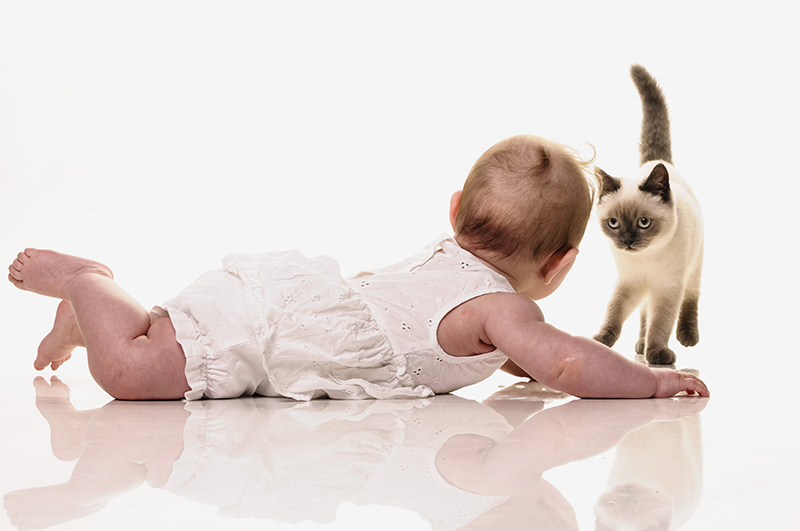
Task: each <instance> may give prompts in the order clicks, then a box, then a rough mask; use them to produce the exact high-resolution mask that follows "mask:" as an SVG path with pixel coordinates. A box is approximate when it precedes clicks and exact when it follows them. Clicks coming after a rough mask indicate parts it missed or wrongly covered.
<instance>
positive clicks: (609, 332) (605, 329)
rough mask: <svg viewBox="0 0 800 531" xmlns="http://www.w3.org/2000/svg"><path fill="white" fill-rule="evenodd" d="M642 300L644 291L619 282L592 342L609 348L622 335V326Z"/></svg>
mask: <svg viewBox="0 0 800 531" xmlns="http://www.w3.org/2000/svg"><path fill="white" fill-rule="evenodd" d="M643 298H644V290H643V289H642V288H641V287H638V286H632V285H630V284H628V283H625V282H620V283H619V284H617V286H616V287H615V288H614V293H613V295H611V300H610V301H609V302H608V308H607V309H606V316H605V319H604V321H603V326H602V327H601V328H600V331H599V332H598V333H597V334H595V335H594V340H595V341H599V342H600V343H602V344H604V345H606V346H608V347H611V346H613V345H614V343H616V342H617V339H619V335H620V333H622V324H623V323H624V322H625V321H626V320H627V319H628V317H630V315H631V314H632V313H633V311H634V310H635V309H636V307H637V306H639V304H641V302H642V299H643Z"/></svg>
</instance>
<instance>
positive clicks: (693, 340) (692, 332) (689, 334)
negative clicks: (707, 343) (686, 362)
mask: <svg viewBox="0 0 800 531" xmlns="http://www.w3.org/2000/svg"><path fill="white" fill-rule="evenodd" d="M675 336H676V337H677V338H678V341H679V342H680V344H681V345H683V346H684V347H693V346H695V345H696V344H698V343H699V342H700V331H699V330H697V327H695V326H686V327H679V328H678V330H677V332H676V333H675Z"/></svg>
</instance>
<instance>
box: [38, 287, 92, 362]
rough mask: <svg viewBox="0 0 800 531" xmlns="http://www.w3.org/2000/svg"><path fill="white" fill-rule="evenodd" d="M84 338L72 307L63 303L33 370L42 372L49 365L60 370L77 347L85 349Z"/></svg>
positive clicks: (42, 344)
mask: <svg viewBox="0 0 800 531" xmlns="http://www.w3.org/2000/svg"><path fill="white" fill-rule="evenodd" d="M83 346H85V345H84V343H83V336H82V335H81V331H80V329H79V328H78V322H77V321H76V320H75V313H74V312H73V311H72V305H70V303H69V302H67V301H61V303H60V304H59V305H58V309H57V310H56V320H55V322H54V323H53V329H52V330H51V331H50V333H49V334H47V335H46V336H45V338H44V339H43V340H42V342H41V343H40V344H39V352H38V355H37V356H36V361H34V362H33V368H34V369H36V370H37V371H41V370H42V369H44V368H46V367H47V366H48V365H49V366H50V368H51V369H53V370H56V369H58V368H59V367H60V366H61V365H62V364H63V363H64V362H65V361H67V360H68V359H70V358H71V357H72V351H73V350H75V347H83Z"/></svg>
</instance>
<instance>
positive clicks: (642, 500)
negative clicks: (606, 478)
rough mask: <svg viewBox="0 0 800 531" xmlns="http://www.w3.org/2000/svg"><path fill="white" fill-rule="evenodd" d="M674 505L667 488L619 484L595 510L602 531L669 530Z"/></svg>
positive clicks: (596, 505) (598, 503)
mask: <svg viewBox="0 0 800 531" xmlns="http://www.w3.org/2000/svg"><path fill="white" fill-rule="evenodd" d="M673 509H674V502H673V500H672V497H671V496H670V495H668V494H667V493H666V492H665V491H664V489H656V488H653V487H648V486H646V485H643V484H641V483H637V482H635V481H627V482H624V483H620V484H617V485H615V486H614V487H613V488H612V489H611V490H609V491H608V492H606V493H604V494H603V495H602V496H601V497H600V499H598V500H597V503H596V504H595V507H594V513H595V518H596V520H595V525H596V529H597V530H598V531H625V530H637V531H639V530H645V531H668V530H669V528H670V523H671V521H672V512H673Z"/></svg>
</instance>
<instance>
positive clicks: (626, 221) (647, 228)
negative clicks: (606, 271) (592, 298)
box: [595, 164, 676, 253]
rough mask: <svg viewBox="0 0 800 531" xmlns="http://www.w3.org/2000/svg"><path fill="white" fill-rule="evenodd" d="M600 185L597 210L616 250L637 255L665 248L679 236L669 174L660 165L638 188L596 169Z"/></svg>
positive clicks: (606, 233) (631, 183)
mask: <svg viewBox="0 0 800 531" xmlns="http://www.w3.org/2000/svg"><path fill="white" fill-rule="evenodd" d="M595 174H596V176H597V179H598V182H599V183H600V186H601V188H600V200H599V204H598V208H597V212H598V217H599V219H600V226H601V228H602V230H603V233H604V234H605V235H606V236H607V237H608V238H609V239H610V240H611V242H612V244H613V245H614V247H615V248H616V249H619V250H621V251H624V252H629V253H637V252H640V251H643V250H645V249H655V248H658V247H661V246H662V245H663V244H665V243H666V242H667V241H669V239H670V238H671V237H672V234H673V233H674V232H675V226H676V216H675V205H674V203H673V200H672V194H671V190H670V187H669V173H668V171H667V168H666V167H665V166H664V165H663V164H658V165H656V166H655V167H654V168H653V169H652V171H651V172H650V173H649V174H648V175H647V176H646V177H645V178H644V179H643V180H642V181H641V182H639V183H638V184H636V183H635V182H633V181H626V180H622V179H618V178H616V177H611V176H610V175H608V174H607V173H606V172H604V171H603V170H601V169H600V168H596V169H595Z"/></svg>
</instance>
